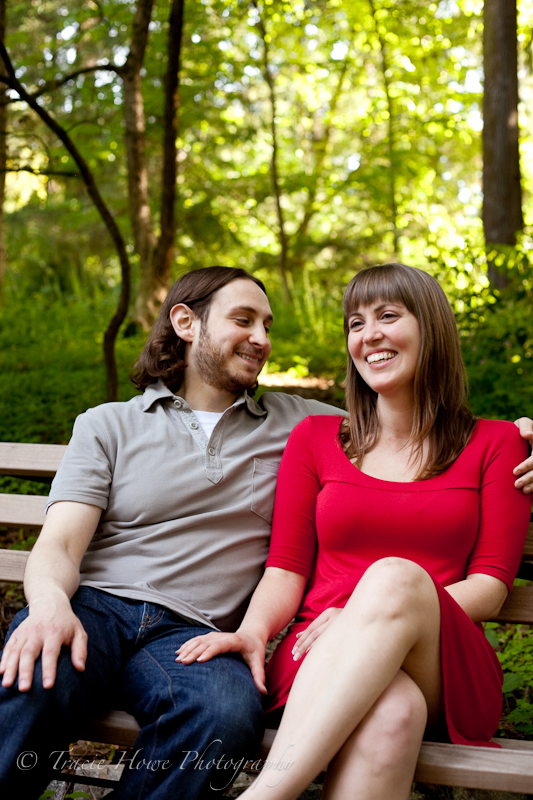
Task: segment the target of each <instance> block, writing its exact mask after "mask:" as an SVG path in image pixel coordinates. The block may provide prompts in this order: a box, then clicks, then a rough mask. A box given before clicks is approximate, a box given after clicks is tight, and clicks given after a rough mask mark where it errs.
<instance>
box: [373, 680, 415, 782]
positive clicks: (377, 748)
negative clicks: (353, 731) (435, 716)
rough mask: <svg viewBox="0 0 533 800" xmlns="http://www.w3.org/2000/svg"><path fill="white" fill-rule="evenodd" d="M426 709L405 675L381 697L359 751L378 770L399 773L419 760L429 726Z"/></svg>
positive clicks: (412, 682) (411, 682)
mask: <svg viewBox="0 0 533 800" xmlns="http://www.w3.org/2000/svg"><path fill="white" fill-rule="evenodd" d="M427 713H428V712H427V705H426V701H425V699H424V695H423V694H422V692H421V691H420V689H419V688H418V686H417V685H416V684H415V683H414V681H412V680H411V679H410V678H408V676H407V675H405V674H404V673H400V674H399V679H398V680H397V681H395V682H394V683H393V684H391V686H389V687H388V689H387V690H385V692H384V693H383V694H382V695H381V697H380V698H379V700H378V701H377V702H376V704H375V705H374V707H373V708H372V710H371V711H370V712H369V714H368V716H367V718H366V719H365V721H364V723H363V724H362V726H361V732H360V743H359V746H360V748H361V749H362V750H363V751H364V752H365V755H367V756H368V758H370V759H372V760H373V763H374V766H375V768H376V769H377V770H383V769H396V768H397V767H398V765H399V764H401V763H402V762H404V761H405V760H411V759H413V758H415V757H416V755H417V753H418V750H419V748H420V743H421V741H422V738H423V736H424V730H425V727H426V724H427Z"/></svg>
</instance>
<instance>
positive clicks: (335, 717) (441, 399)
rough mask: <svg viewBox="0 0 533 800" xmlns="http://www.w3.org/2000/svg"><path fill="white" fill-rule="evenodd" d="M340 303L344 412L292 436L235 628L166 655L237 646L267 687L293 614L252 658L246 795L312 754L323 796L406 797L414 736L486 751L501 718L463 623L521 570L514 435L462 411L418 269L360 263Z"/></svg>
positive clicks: (444, 321)
mask: <svg viewBox="0 0 533 800" xmlns="http://www.w3.org/2000/svg"><path fill="white" fill-rule="evenodd" d="M344 315H345V333H346V340H347V347H348V353H349V359H348V374H347V385H346V394H347V407H348V411H349V419H348V420H343V419H341V418H340V417H339V418H337V417H308V418H307V419H306V420H304V421H303V422H302V423H300V425H299V426H298V427H297V428H296V429H295V430H294V432H293V434H292V436H291V438H290V439H289V443H288V445H287V448H286V451H285V454H284V457H283V461H282V465H281V468H280V473H279V478H278V489H277V494H276V510H275V515H274V525H273V536H272V545H271V550H270V555H269V559H268V561H267V570H266V572H265V576H264V578H263V580H262V581H261V583H260V584H259V586H258V588H257V590H256V592H255V594H254V597H253V599H252V601H251V603H250V607H249V610H248V612H247V614H246V617H245V619H244V621H243V623H242V625H241V627H240V628H239V630H238V631H237V633H235V634H217V633H212V634H208V635H207V636H205V637H200V638H198V639H196V640H191V641H190V642H188V643H187V645H185V646H184V647H182V648H181V650H180V651H178V659H179V660H181V661H183V662H185V663H191V662H192V661H194V660H199V661H202V660H207V659H209V658H212V657H213V656H214V655H217V654H218V653H221V652H225V651H228V650H231V651H236V652H240V653H241V654H242V655H243V657H244V658H245V659H246V660H247V662H248V663H249V665H250V667H251V669H252V672H253V674H254V677H255V680H256V683H257V685H258V686H259V688H260V689H261V691H263V692H265V691H266V690H265V687H264V673H263V668H262V662H263V657H264V646H265V644H266V642H267V641H268V639H269V638H271V637H272V636H273V635H274V634H275V633H276V632H277V631H279V630H280V629H282V628H283V627H284V626H285V625H286V624H287V623H288V622H289V621H290V620H291V619H292V618H293V616H294V615H295V614H296V613H297V618H296V623H295V624H294V625H293V626H292V627H291V629H290V630H289V633H288V635H287V637H286V638H285V639H284V640H283V642H282V643H281V644H280V646H279V647H278V648H277V650H276V652H275V654H274V656H273V657H272V659H271V661H270V663H269V665H268V668H267V674H268V684H269V700H268V703H269V709H270V710H272V711H273V710H276V709H278V710H280V709H283V708H284V707H285V710H284V713H283V717H282V721H281V724H280V728H279V731H278V734H277V736H276V740H275V742H274V745H273V747H272V750H271V753H270V757H269V760H270V763H271V764H277V765H278V768H277V770H275V771H267V770H264V771H263V773H262V774H261V775H260V777H259V779H258V781H257V782H256V784H255V785H254V787H253V797H255V798H261V797H263V796H264V797H269V798H296V797H297V796H298V794H299V793H300V792H301V791H302V790H303V789H304V788H305V786H306V785H307V784H308V783H309V782H310V781H311V780H312V779H313V777H314V776H315V775H316V774H317V773H318V772H319V771H320V770H322V769H324V768H325V767H326V765H328V764H329V767H328V771H327V777H326V782H325V784H324V796H325V797H326V798H328V799H329V800H332V799H335V800H345V798H361V800H362V799H363V798H365V800H391V798H394V799H395V800H401V798H408V796H409V791H410V786H411V782H412V778H413V774H414V769H415V764H416V759H417V755H418V750H419V747H420V742H421V740H422V737H423V735H424V731H426V734H427V735H428V736H429V737H431V738H440V739H444V740H445V741H446V740H448V741H449V740H451V741H452V742H458V743H469V744H484V745H487V744H488V740H489V739H490V737H491V736H492V735H493V733H494V731H495V729H496V727H497V725H498V720H499V716H500V712H501V670H500V667H499V663H498V660H497V658H496V655H495V653H494V651H493V650H492V648H491V647H490V645H489V644H488V642H487V640H486V639H485V636H484V634H483V630H482V628H481V626H480V624H479V623H480V620H483V619H487V618H490V617H493V616H494V615H495V614H497V613H498V611H499V609H500V607H501V605H502V603H503V601H504V600H505V597H506V596H507V593H508V591H509V590H510V589H511V587H512V583H513V579H514V575H515V573H516V570H517V568H518V563H519V560H520V555H521V552H522V547H523V543H524V538H525V534H526V530H527V525H528V520H529V513H530V501H529V500H528V498H527V497H525V496H523V495H522V494H521V493H520V492H519V491H518V490H517V489H515V488H514V487H513V482H512V476H511V472H512V465H513V464H514V463H516V461H517V460H521V458H523V457H524V455H525V453H526V446H525V444H524V443H523V442H522V440H521V439H520V436H519V434H518V431H516V429H515V428H514V426H512V425H511V424H510V423H505V422H495V421H487V420H478V421H476V420H475V419H474V417H473V416H472V414H471V412H470V410H469V409H468V406H467V404H466V400H465V390H464V366H463V362H462V359H461V354H460V344H459V339H458V336H457V330H456V326H455V319H454V316H453V313H452V310H451V308H450V306H449V304H448V302H447V300H446V297H445V295H444V293H443V291H442V289H441V288H440V287H439V285H438V283H437V282H436V281H435V280H434V279H433V278H432V277H430V276H429V275H428V274H426V273H424V272H422V271H421V270H417V269H413V268H410V267H407V266H404V265H402V264H386V265H384V266H381V267H373V268H370V269H367V270H364V271H362V272H360V273H358V275H356V276H355V277H354V278H353V279H352V281H351V282H350V284H349V285H348V287H347V289H346V292H345V295H344ZM302 598H303V602H302ZM298 609H299V611H298ZM304 656H305V658H304ZM293 682H294V683H293ZM291 686H292V688H291ZM289 690H290V696H289Z"/></svg>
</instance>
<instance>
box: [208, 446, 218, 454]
mask: <svg viewBox="0 0 533 800" xmlns="http://www.w3.org/2000/svg"><path fill="white" fill-rule="evenodd" d="M207 452H208V453H209V455H210V456H214V455H215V454H216V452H217V451H216V450H215V448H214V447H210V448H209V449H208V451H207Z"/></svg>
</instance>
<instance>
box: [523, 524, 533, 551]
mask: <svg viewBox="0 0 533 800" xmlns="http://www.w3.org/2000/svg"><path fill="white" fill-rule="evenodd" d="M522 556H523V558H525V559H531V560H533V522H532V523H531V524H530V526H529V528H528V531H527V536H526V543H525V545H524V550H523V553H522Z"/></svg>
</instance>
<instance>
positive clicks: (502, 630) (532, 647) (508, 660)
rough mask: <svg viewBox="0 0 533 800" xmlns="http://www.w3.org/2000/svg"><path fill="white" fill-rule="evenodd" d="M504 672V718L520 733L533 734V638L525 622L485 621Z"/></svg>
mask: <svg viewBox="0 0 533 800" xmlns="http://www.w3.org/2000/svg"><path fill="white" fill-rule="evenodd" d="M484 627H485V635H486V636H487V638H488V640H489V641H490V643H491V644H492V646H493V647H494V648H495V649H496V651H497V654H498V658H499V660H500V664H501V666H502V669H503V672H504V683H503V693H504V697H505V707H504V720H505V723H506V724H507V725H508V726H512V727H513V728H514V729H515V730H516V731H518V733H520V734H522V735H526V736H532V735H533V638H532V637H531V634H530V630H529V628H528V627H525V626H523V625H498V624H497V623H495V622H490V623H485V626H484Z"/></svg>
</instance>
